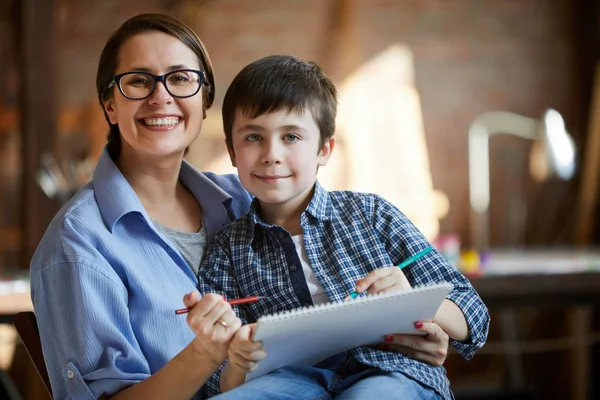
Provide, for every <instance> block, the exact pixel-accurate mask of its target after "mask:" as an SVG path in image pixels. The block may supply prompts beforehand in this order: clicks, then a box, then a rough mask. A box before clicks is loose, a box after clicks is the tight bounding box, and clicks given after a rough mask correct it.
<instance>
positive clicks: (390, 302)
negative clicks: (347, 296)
mask: <svg viewBox="0 0 600 400" xmlns="http://www.w3.org/2000/svg"><path fill="white" fill-rule="evenodd" d="M451 289H452V284H450V283H440V284H435V285H429V286H422V287H418V288H414V289H411V290H408V291H404V292H396V293H389V294H380V295H373V296H364V297H360V298H357V299H353V300H346V301H342V302H338V303H326V304H321V305H316V306H311V307H305V308H299V309H296V310H291V311H286V312H282V313H278V314H271V315H265V316H263V317H260V318H259V319H258V321H257V327H256V329H255V331H254V336H253V340H255V341H261V342H262V343H263V346H264V348H265V350H266V352H267V358H265V359H264V360H263V361H261V362H260V363H259V364H258V367H257V368H256V369H255V370H254V371H252V372H251V373H249V374H248V375H247V376H246V382H248V381H250V380H252V379H255V378H258V377H259V376H262V375H264V374H267V373H269V372H271V371H272V370H274V369H276V368H279V367H283V366H287V365H314V364H317V363H318V362H320V361H323V360H324V359H326V358H328V357H330V356H332V355H335V354H338V353H341V352H343V351H347V350H350V349H353V348H355V347H360V346H365V345H376V344H381V343H383V338H384V336H385V335H387V334H390V333H406V334H415V335H419V334H422V333H420V332H419V331H417V330H416V329H415V328H414V326H413V324H414V323H415V322H416V321H431V320H432V319H433V317H434V315H435V313H436V312H437V310H438V308H439V307H440V305H441V304H442V301H443V300H444V298H445V297H446V296H447V295H448V293H449V292H450V290H451Z"/></svg>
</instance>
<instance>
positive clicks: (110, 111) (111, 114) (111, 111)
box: [104, 97, 117, 125]
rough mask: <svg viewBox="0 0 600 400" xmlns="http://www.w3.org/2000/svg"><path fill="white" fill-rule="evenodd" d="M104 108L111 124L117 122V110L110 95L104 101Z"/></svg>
mask: <svg viewBox="0 0 600 400" xmlns="http://www.w3.org/2000/svg"><path fill="white" fill-rule="evenodd" d="M104 110H105V111H106V115H108V120H109V121H110V123H111V124H113V125H116V124H117V110H115V107H114V100H113V99H112V97H111V98H110V99H108V100H106V101H104Z"/></svg>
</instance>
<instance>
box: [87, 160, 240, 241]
mask: <svg viewBox="0 0 600 400" xmlns="http://www.w3.org/2000/svg"><path fill="white" fill-rule="evenodd" d="M179 179H180V180H181V182H183V184H185V185H186V187H187V188H188V189H189V190H190V191H191V192H192V194H193V195H194V197H195V198H196V199H197V200H198V202H199V203H200V207H202V210H211V211H212V212H207V213H203V215H202V217H203V220H204V223H205V224H207V225H212V224H214V223H218V225H219V227H218V228H220V225H222V224H221V223H220V222H221V221H224V220H227V218H224V216H225V217H226V215H227V208H228V207H229V205H230V204H231V202H232V198H231V196H230V195H229V194H227V192H225V191H224V190H223V189H221V188H220V187H219V186H218V185H217V184H216V183H214V182H213V181H211V180H210V179H209V178H208V177H206V176H205V175H204V174H202V173H201V172H199V171H198V170H197V169H196V168H194V167H193V166H192V165H191V164H190V163H188V162H187V161H185V160H183V163H182V164H181V171H180V172H179ZM92 185H93V187H94V193H95V196H96V199H97V201H98V207H99V208H100V212H101V214H102V218H103V219H104V223H105V224H106V225H107V227H108V229H109V230H110V231H111V232H112V231H113V229H114V226H115V224H116V223H117V222H118V221H119V219H120V218H121V217H122V216H124V215H125V214H128V213H131V212H139V213H140V214H141V215H142V216H144V218H146V220H147V221H148V222H149V221H150V218H149V217H148V214H147V213H146V210H145V209H144V207H143V205H142V203H141V201H140V199H139V198H138V196H137V194H136V193H135V191H134V190H133V188H132V187H131V185H130V184H129V182H127V179H125V177H124V176H123V174H122V173H121V171H120V170H119V168H118V167H117V165H116V164H115V163H114V161H113V160H112V158H111V157H110V155H109V154H108V151H107V150H106V148H104V151H103V152H102V155H101V156H100V159H99V160H98V164H97V165H96V169H95V171H94V175H93V177H92ZM216 210H222V214H223V215H221V212H216ZM215 228H217V227H215ZM218 228H217V229H218Z"/></svg>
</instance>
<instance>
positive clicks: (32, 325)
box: [13, 311, 52, 398]
mask: <svg viewBox="0 0 600 400" xmlns="http://www.w3.org/2000/svg"><path fill="white" fill-rule="evenodd" d="M13 325H14V326H15V328H16V329H17V333H18V334H19V337H20V338H21V341H22V342H23V346H25V350H27V354H29V358H30V359H31V361H32V362H33V365H34V366H35V369H36V371H37V373H38V375H39V376H40V378H41V379H42V381H43V382H44V386H45V387H46V390H47V391H48V395H49V396H50V398H52V388H51V386H50V378H49V377H48V370H47V369H46V364H45V363H44V355H43V354H42V343H41V341H40V331H39V330H38V327H37V323H36V320H35V314H34V313H33V312H32V311H24V312H20V313H18V314H17V315H15V316H14V317H13Z"/></svg>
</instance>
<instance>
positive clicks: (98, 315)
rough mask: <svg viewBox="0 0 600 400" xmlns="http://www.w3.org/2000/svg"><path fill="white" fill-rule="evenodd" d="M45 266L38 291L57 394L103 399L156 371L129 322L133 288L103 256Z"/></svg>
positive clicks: (44, 341) (36, 301)
mask: <svg viewBox="0 0 600 400" xmlns="http://www.w3.org/2000/svg"><path fill="white" fill-rule="evenodd" d="M69 258H70V260H69V261H65V262H63V263H61V264H57V265H51V266H48V267H46V268H43V269H41V270H40V272H39V276H38V277H37V278H38V279H37V287H35V289H34V291H33V303H34V307H35V311H36V315H37V316H38V323H39V324H40V325H41V326H43V329H41V330H40V334H41V340H42V346H43V349H44V358H45V359H46V360H52V362H49V363H48V362H47V367H48V373H49V375H50V381H51V385H52V389H53V392H54V398H56V399H63V398H77V399H97V398H98V397H100V396H101V395H102V394H103V393H106V394H108V395H111V394H114V393H116V392H118V391H120V390H122V389H123V388H125V387H127V386H130V385H132V384H134V383H137V382H140V381H142V380H143V379H145V378H147V377H148V376H149V375H150V369H149V367H148V364H147V362H146V359H145V357H144V355H143V354H142V351H141V350H140V347H139V346H138V343H137V342H136V338H135V335H134V332H133V330H132V328H131V324H130V321H129V312H128V308H127V301H128V296H127V291H126V290H125V288H124V287H123V286H122V285H120V284H119V282H120V281H118V280H117V279H114V278H113V277H111V276H110V275H107V273H106V272H107V271H110V269H106V270H101V269H100V268H99V265H98V264H99V263H101V262H102V261H101V260H95V261H94V262H92V261H91V260H86V259H83V258H81V257H77V256H71V257H69Z"/></svg>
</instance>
